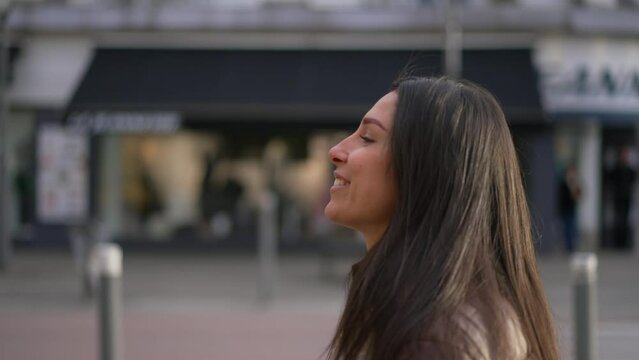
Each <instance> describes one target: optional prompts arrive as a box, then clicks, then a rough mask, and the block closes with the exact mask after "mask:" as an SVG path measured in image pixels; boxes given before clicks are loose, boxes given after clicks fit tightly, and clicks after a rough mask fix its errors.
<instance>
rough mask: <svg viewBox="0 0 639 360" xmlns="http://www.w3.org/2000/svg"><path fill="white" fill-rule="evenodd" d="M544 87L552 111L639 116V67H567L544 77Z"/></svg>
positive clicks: (548, 108)
mask: <svg viewBox="0 0 639 360" xmlns="http://www.w3.org/2000/svg"><path fill="white" fill-rule="evenodd" d="M542 84H543V85H542V86H543V98H544V105H545V107H546V108H547V110H550V111H571V112H587V111H594V112H623V113H639V67H636V68H615V67H613V66H601V67H592V66H590V67H589V66H588V65H580V66H575V67H568V68H564V69H562V70H561V71H559V72H556V73H548V72H547V73H545V74H543V78H542Z"/></svg>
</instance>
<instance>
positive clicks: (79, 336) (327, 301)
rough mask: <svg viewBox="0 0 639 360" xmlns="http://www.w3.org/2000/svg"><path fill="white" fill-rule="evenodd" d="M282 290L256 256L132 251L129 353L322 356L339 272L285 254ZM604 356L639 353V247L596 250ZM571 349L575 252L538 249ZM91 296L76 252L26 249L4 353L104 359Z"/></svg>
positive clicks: (0, 359)
mask: <svg viewBox="0 0 639 360" xmlns="http://www.w3.org/2000/svg"><path fill="white" fill-rule="evenodd" d="M281 260H282V261H281V266H280V272H279V273H280V281H279V286H278V291H277V296H276V299H275V300H274V302H273V303H272V304H270V305H264V304H259V303H258V302H257V301H256V281H257V280H256V279H257V277H256V271H257V267H256V264H255V259H254V258H252V257H250V256H238V255H233V256H223V255H219V254H184V253H176V254H168V253H132V254H125V264H124V271H125V275H124V279H123V289H124V307H125V314H124V316H125V318H124V324H123V325H124V345H125V349H124V352H125V358H126V359H128V360H135V359H154V360H164V359H167V360H168V359H180V360H190V359H194V360H199V359H230V360H234V359H278V360H288V359H291V360H293V359H296V360H297V359H318V358H322V352H323V350H324V349H325V347H326V345H327V344H328V342H329V340H330V336H331V334H332V331H333V330H334V328H335V325H336V321H337V319H338V317H339V312H340V310H341V307H342V304H343V300H344V299H343V295H344V294H343V289H344V281H343V277H342V276H343V275H344V274H345V273H346V271H347V270H348V266H349V261H348V260H345V261H342V262H341V263H340V264H338V265H339V266H338V268H337V269H336V274H337V275H338V276H336V277H335V278H333V279H326V278H325V277H321V276H320V270H321V264H320V260H319V259H318V258H317V257H314V256H308V255H307V256H285V257H282V258H281ZM599 261H600V272H599V282H600V291H599V303H600V327H599V340H600V353H601V357H600V358H601V359H606V360H607V359H610V360H631V359H637V358H639V350H636V344H637V343H638V342H639V286H637V284H636V276H637V274H639V258H636V257H635V256H633V255H630V256H622V255H613V254H604V255H602V256H600V259H599ZM540 266H541V269H542V275H543V277H544V283H545V286H546V288H547V291H548V295H549V298H550V301H551V304H552V306H553V310H554V312H555V315H556V317H557V321H558V326H559V328H560V332H561V345H562V353H563V354H564V358H567V359H569V358H571V356H570V354H571V352H572V342H571V336H570V333H571V330H572V329H571V324H572V312H571V305H570V303H571V288H570V272H569V259H568V258H567V257H563V256H550V257H543V258H541V259H540ZM97 358H98V357H97V324H96V314H95V308H94V305H93V304H92V303H91V302H90V301H86V300H82V299H81V296H80V289H79V279H78V277H77V275H76V274H75V271H74V266H73V261H72V259H71V256H70V254H66V253H44V252H19V253H18V254H17V255H16V257H15V262H14V264H13V268H12V270H11V272H9V273H5V274H0V360H5V359H7V360H31V359H51V360H58V359H59V360H85V359H87V360H93V359H97Z"/></svg>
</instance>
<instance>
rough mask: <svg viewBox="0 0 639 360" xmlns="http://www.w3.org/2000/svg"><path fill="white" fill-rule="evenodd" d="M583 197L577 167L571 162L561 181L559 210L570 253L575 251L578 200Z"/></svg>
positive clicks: (567, 249)
mask: <svg viewBox="0 0 639 360" xmlns="http://www.w3.org/2000/svg"><path fill="white" fill-rule="evenodd" d="M580 197H581V185H580V184H579V180H578V179H577V168H576V167H575V164H574V163H569V164H568V165H567V166H566V169H565V170H564V172H563V176H562V177H561V180H560V181H559V212H560V214H561V220H562V223H563V227H564V229H563V230H564V245H565V248H566V251H568V252H569V253H571V252H573V251H575V247H576V241H575V240H576V236H577V202H578V200H579V198H580Z"/></svg>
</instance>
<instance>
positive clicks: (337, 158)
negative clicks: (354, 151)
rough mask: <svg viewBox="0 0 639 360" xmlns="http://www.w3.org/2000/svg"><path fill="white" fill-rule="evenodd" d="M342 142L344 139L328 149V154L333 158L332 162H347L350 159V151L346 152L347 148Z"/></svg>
mask: <svg viewBox="0 0 639 360" xmlns="http://www.w3.org/2000/svg"><path fill="white" fill-rule="evenodd" d="M342 143H343V141H342V142H340V143H339V144H337V145H335V146H333V147H332V148H331V149H330V150H328V156H329V157H330V158H331V162H332V163H333V164H335V165H337V164H343V163H346V160H347V159H348V153H347V152H346V149H344V146H343V144H342Z"/></svg>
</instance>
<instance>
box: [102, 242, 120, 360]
mask: <svg viewBox="0 0 639 360" xmlns="http://www.w3.org/2000/svg"><path fill="white" fill-rule="evenodd" d="M95 251H96V257H97V261H98V274H99V284H100V288H99V289H100V291H99V297H98V320H99V326H100V359H101V360H122V359H123V358H122V250H121V249H120V247H119V246H118V245H116V244H112V243H103V244H98V245H97V246H96V249H95Z"/></svg>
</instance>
